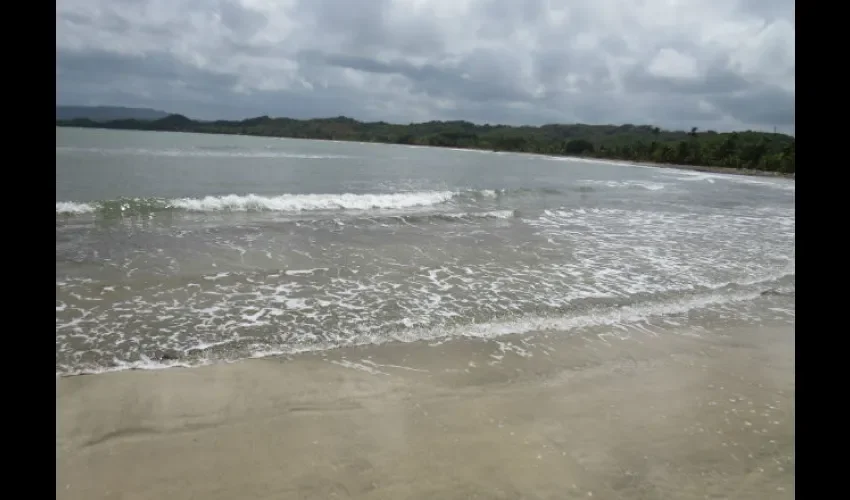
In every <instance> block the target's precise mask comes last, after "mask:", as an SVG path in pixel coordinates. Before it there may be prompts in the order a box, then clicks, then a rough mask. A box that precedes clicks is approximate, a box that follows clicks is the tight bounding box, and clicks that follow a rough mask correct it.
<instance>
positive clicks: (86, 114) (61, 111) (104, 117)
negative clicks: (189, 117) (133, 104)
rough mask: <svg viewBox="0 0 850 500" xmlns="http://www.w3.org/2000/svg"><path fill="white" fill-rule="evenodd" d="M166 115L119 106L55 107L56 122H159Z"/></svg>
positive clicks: (155, 111) (151, 110)
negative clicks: (83, 120) (84, 120)
mask: <svg viewBox="0 0 850 500" xmlns="http://www.w3.org/2000/svg"><path fill="white" fill-rule="evenodd" d="M166 116H168V113H166V112H165V111H159V110H156V109H150V108H125V107H120V106H56V119H57V120H81V119H88V120H91V121H94V122H107V121H112V120H145V121H148V120H159V119H160V118H165V117H166Z"/></svg>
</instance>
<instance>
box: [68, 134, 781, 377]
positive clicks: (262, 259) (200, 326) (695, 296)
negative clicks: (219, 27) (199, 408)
mask: <svg viewBox="0 0 850 500" xmlns="http://www.w3.org/2000/svg"><path fill="white" fill-rule="evenodd" d="M794 210H795V183H794V181H791V180H787V179H774V178H751V177H742V176H729V175H719V174H706V173H697V172H688V171H682V170H674V169H663V168H654V167H640V166H630V165H625V164H619V163H617V162H604V161H584V160H575V159H566V158H550V157H544V156H534V155H518V154H509V153H491V152H477V151H458V150H448V149H434V148H421V147H409V146H394V145H379V144H358V143H339V142H322V141H303V140H292V139H273V138H258V137H244V136H215V135H198V134H177V133H151V132H129V131H107V130H85V129H72V128H57V129H56V372H57V374H63V375H64V374H76V373H90V372H101V371H108V370H120V369H130V368H159V367H165V366H174V365H178V366H187V365H195V364H205V363H212V362H219V361H230V360H237V359H242V358H247V357H259V356H267V355H279V354H295V353H299V352H304V351H314V350H321V349H332V348H336V347H341V346H349V345H361V344H369V343H381V342H397V341H403V342H408V341H416V340H427V341H431V342H433V341H437V340H443V339H450V338H454V337H463V336H465V337H470V336H471V337H481V338H490V337H495V336H499V335H504V334H522V333H529V334H530V333H534V332H539V331H557V332H560V333H559V334H563V335H580V334H583V333H588V332H590V333H594V332H595V333H599V332H603V331H604V332H634V331H644V332H647V333H649V334H653V335H661V334H665V332H667V331H673V330H675V331H680V332H681V331H693V332H695V333H694V334H700V332H717V331H722V330H723V327H724V325H733V324H734V325H739V324H791V325H793V324H794V321H795V279H796V278H795V250H794V237H795V212H794ZM623 334H627V333H623ZM706 334H708V333H706Z"/></svg>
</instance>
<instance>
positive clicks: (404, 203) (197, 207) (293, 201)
mask: <svg viewBox="0 0 850 500" xmlns="http://www.w3.org/2000/svg"><path fill="white" fill-rule="evenodd" d="M454 194H455V193H453V192H451V191H423V192H415V193H390V194H351V193H346V194H284V195H280V196H273V197H267V196H257V195H253V194H249V195H247V196H239V195H227V196H207V197H205V198H200V199H198V198H181V199H176V200H172V201H171V204H172V205H173V206H175V207H178V208H183V209H185V210H190V211H196V212H212V211H218V210H230V211H247V210H269V211H277V212H300V211H307V210H370V209H376V208H378V209H393V208H411V207H422V206H431V205H438V204H440V203H444V202H446V201H449V200H450V199H451V198H452V196H454Z"/></svg>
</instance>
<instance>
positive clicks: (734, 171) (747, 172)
mask: <svg viewBox="0 0 850 500" xmlns="http://www.w3.org/2000/svg"><path fill="white" fill-rule="evenodd" d="M56 127H57V128H78V129H95V130H116V131H125V132H128V131H130V132H133V131H134V132H165V133H178V134H180V133H185V134H202V135H233V136H237V137H263V138H268V139H292V140H299V141H321V142H347V143H354V144H383V145H387V146H400V147H417V148H434V149H448V150H457V151H481V152H496V153H511V154H518V155H533V156H542V157H546V158H558V159H570V160H584V161H597V162H609V163H614V164H621V165H631V166H641V167H658V168H672V169H675V170H686V171H694V172H705V173H714V174H728V175H741V176H747V177H778V178H783V179H791V180H794V181H796V173H781V172H771V171H767V170H755V169H741V168H732V167H712V166H703V165H679V164H674V163H658V162H650V161H632V160H623V159H619V158H605V157H596V156H571V155H547V154H541V153H533V152H526V151H493V150H490V149H481V148H459V147H454V146H433V145H423V144H398V143H392V142H377V141H374V142H363V141H355V140H348V139H322V138H303V137H282V136H274V135H253V134H226V133H216V132H198V131H195V130H186V131H180V130H145V129H119V128H110V127H76V126H71V125H56Z"/></svg>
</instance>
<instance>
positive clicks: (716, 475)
mask: <svg viewBox="0 0 850 500" xmlns="http://www.w3.org/2000/svg"><path fill="white" fill-rule="evenodd" d="M687 333H688V332H679V334H674V333H670V334H662V335H658V336H655V335H650V334H641V333H640V332H638V331H635V332H632V334H631V336H630V338H629V339H626V340H623V339H619V338H611V337H606V336H599V337H589V336H584V337H577V336H571V335H567V334H558V333H553V332H548V333H539V334H534V335H530V336H524V337H503V338H501V339H499V340H498V341H495V340H494V341H482V340H453V341H449V342H445V343H442V344H439V345H427V344H425V343H422V342H419V343H410V344H386V345H380V346H370V347H363V348H356V349H355V348H353V349H341V350H337V351H330V352H325V353H316V354H307V355H300V356H296V357H294V358H290V359H281V358H266V359H257V360H249V361H243V362H238V363H233V364H222V365H214V366H206V367H199V368H192V369H180V368H175V369H168V370H158V371H125V372H117V373H108V374H100V375H90V376H77V377H67V378H58V379H57V400H56V403H57V441H56V452H57V474H58V478H57V498H61V499H87V500H96V499H162V498H170V499H184V498H186V499H188V498H203V499H235V498H240V499H259V498H275V499H277V498H283V499H288V498H316V499H319V498H322V499H324V498H362V499H404V498H423V499H424V498H443V499H453V498H458V499H459V498H482V499H483V498H487V499H489V498H503V499H518V498H527V499H538V498H540V499H543V498H546V499H550V498H551V499H555V498H558V499H566V498H590V497H593V498H611V499H637V498H647V499H650V498H653V499H654V498H671V499H672V498H677V499H690V498H695V499H696V498H700V499H702V498H729V499H733V498H738V499H745V498H753V499H756V498H758V499H761V498H772V499H783V498H793V496H794V493H793V483H794V458H793V456H794V455H793V443H794V422H793V412H794V394H795V382H794V366H795V365H794V329H793V328H792V327H775V328H773V327H771V328H768V327H765V328H760V329H753V328H740V329H733V330H724V331H714V332H712V331H708V332H703V333H701V334H700V335H699V336H692V335H688V334H687Z"/></svg>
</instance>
